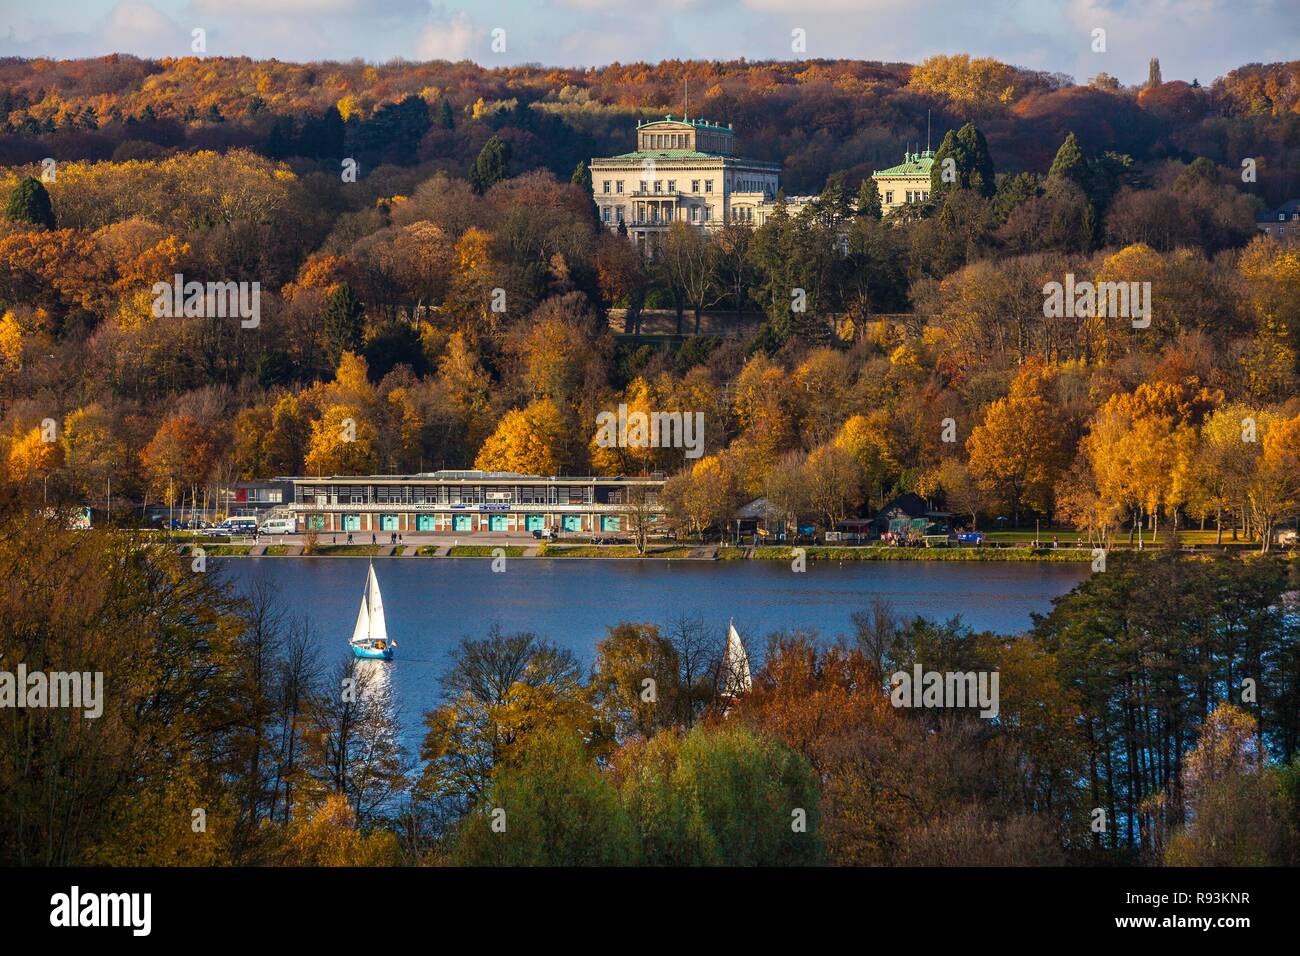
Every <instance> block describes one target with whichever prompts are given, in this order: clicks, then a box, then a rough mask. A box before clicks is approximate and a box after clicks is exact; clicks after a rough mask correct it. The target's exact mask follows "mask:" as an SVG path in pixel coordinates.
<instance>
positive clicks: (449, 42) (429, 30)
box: [415, 11, 475, 60]
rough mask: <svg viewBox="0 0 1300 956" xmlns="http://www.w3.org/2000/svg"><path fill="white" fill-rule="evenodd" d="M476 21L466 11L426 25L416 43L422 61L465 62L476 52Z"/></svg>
mask: <svg viewBox="0 0 1300 956" xmlns="http://www.w3.org/2000/svg"><path fill="white" fill-rule="evenodd" d="M474 34H475V30H474V21H473V20H472V19H471V18H470V16H469V14H467V13H465V12H464V11H457V12H456V13H453V14H451V15H449V16H447V15H444V16H440V17H437V18H436V19H435V20H434V22H433V23H428V24H425V26H424V28H423V29H422V30H421V31H420V35H419V36H418V37H417V38H416V41H415V55H416V56H417V57H418V58H419V59H421V60H464V59H466V58H468V57H469V55H470V53H471V52H473V51H474Z"/></svg>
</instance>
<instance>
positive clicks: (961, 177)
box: [930, 123, 997, 200]
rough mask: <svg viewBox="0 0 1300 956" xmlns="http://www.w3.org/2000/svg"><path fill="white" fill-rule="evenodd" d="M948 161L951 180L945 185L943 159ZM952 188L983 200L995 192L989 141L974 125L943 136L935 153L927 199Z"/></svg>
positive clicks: (995, 185) (995, 179)
mask: <svg viewBox="0 0 1300 956" xmlns="http://www.w3.org/2000/svg"><path fill="white" fill-rule="evenodd" d="M949 158H951V159H952V160H953V162H952V170H953V176H952V177H951V178H952V179H953V181H952V182H945V181H944V176H943V172H944V165H945V164H944V160H946V159H949ZM954 187H956V188H957V189H973V190H975V191H976V192H977V193H979V194H980V195H981V196H983V197H984V198H986V199H987V198H989V197H991V196H992V195H993V194H994V192H996V191H997V173H996V171H995V169H994V167H993V156H992V154H990V153H989V144H988V141H987V140H986V139H985V138H984V134H983V133H982V132H981V131H980V128H979V127H978V126H976V125H975V124H974V123H967V124H965V125H964V126H963V127H962V128H961V129H959V130H957V132H956V133H953V131H952V130H949V131H948V132H947V133H945V134H944V137H943V142H942V143H940V144H939V149H938V150H937V151H936V152H935V154H934V165H933V166H931V167H930V199H931V200H937V199H941V198H942V197H943V195H944V194H945V193H947V192H948V191H949V190H950V189H952V188H954Z"/></svg>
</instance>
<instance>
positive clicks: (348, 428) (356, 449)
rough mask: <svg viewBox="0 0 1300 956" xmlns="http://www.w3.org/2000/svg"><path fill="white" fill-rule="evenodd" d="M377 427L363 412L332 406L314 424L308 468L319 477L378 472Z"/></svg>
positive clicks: (308, 455) (306, 464)
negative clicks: (376, 458)
mask: <svg viewBox="0 0 1300 956" xmlns="http://www.w3.org/2000/svg"><path fill="white" fill-rule="evenodd" d="M375 439H376V432H375V426H374V425H373V424H371V422H370V421H369V420H368V419H367V418H365V417H364V416H363V414H362V412H361V410H360V409H358V408H355V407H353V406H351V405H331V406H329V408H327V409H326V410H325V414H324V415H322V416H321V417H320V418H318V419H316V421H314V422H312V424H311V437H310V438H309V439H308V443H307V458H306V461H305V467H306V469H307V471H308V472H309V473H311V474H315V475H364V474H369V473H372V472H373V471H374V469H375Z"/></svg>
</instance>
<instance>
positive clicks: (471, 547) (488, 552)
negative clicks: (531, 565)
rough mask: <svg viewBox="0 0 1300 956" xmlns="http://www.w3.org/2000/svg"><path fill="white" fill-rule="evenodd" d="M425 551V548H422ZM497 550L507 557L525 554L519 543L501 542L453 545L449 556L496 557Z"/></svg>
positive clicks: (448, 553)
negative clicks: (503, 543) (504, 543)
mask: <svg viewBox="0 0 1300 956" xmlns="http://www.w3.org/2000/svg"><path fill="white" fill-rule="evenodd" d="M420 550H421V552H423V551H424V549H423V548H421V549H420ZM497 551H504V552H505V553H506V557H507V558H519V557H522V556H523V553H524V549H523V548H521V547H519V546H517V545H513V544H511V545H500V544H457V545H452V548H451V550H450V551H448V552H447V556H448V557H451V558H495V557H496V556H497V555H496V552H497Z"/></svg>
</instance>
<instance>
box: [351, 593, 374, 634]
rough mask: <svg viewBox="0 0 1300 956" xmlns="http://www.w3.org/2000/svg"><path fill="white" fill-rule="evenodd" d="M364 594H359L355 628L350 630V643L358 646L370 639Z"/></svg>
mask: <svg viewBox="0 0 1300 956" xmlns="http://www.w3.org/2000/svg"><path fill="white" fill-rule="evenodd" d="M366 597H367V595H366V592H365V591H362V592H361V609H360V610H359V611H357V626H356V627H354V628H353V629H352V643H353V644H360V643H364V642H365V641H367V640H369V638H370V609H369V607H368V605H369V603H370V602H369V601H368V600H366Z"/></svg>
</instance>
